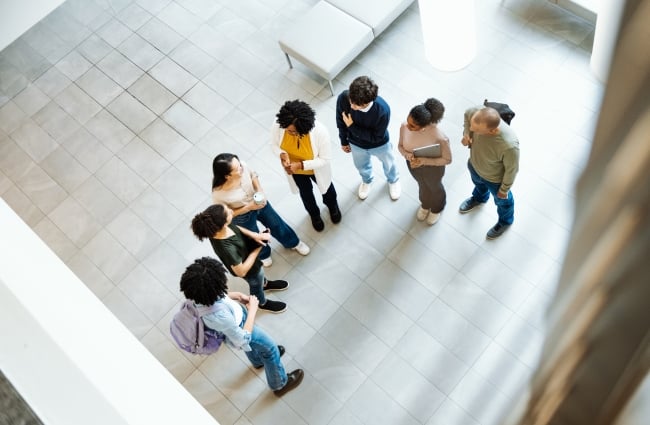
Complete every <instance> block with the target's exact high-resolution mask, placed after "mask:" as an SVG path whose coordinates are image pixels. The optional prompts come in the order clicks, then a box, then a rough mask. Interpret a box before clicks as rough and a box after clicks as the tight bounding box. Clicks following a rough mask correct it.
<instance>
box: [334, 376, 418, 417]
mask: <svg viewBox="0 0 650 425" xmlns="http://www.w3.org/2000/svg"><path fill="white" fill-rule="evenodd" d="M346 406H347V407H348V408H349V409H351V410H352V411H353V412H354V414H355V415H356V416H357V417H358V418H359V419H360V421H361V423H364V424H370V423H371V424H377V425H389V424H403V425H411V424H412V425H415V424H417V423H419V422H418V421H417V420H416V419H415V418H414V417H413V416H411V414H410V413H409V412H408V411H407V410H405V409H404V408H403V407H402V406H400V405H399V404H398V403H397V401H395V400H393V399H392V398H391V397H390V396H389V395H388V394H386V392H384V391H383V390H382V389H381V388H380V387H379V386H378V385H377V384H375V383H374V382H373V381H372V380H370V379H367V380H366V382H364V383H363V385H361V387H360V388H359V389H358V390H357V391H356V392H355V393H354V394H353V395H352V397H350V399H349V400H348V401H347V403H346ZM378 406H381V409H379V408H378Z"/></svg>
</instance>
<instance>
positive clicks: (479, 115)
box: [470, 107, 501, 135]
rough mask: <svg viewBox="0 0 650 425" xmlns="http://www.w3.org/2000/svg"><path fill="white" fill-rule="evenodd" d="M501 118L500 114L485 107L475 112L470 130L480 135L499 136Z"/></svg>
mask: <svg viewBox="0 0 650 425" xmlns="http://www.w3.org/2000/svg"><path fill="white" fill-rule="evenodd" d="M499 124H501V117H500V116H499V112H498V111H497V110H496V109H494V108H490V107H485V108H482V109H479V110H478V111H476V112H474V115H472V119H471V121H470V130H471V131H473V132H475V133H478V134H486V135H487V134H498V133H499Z"/></svg>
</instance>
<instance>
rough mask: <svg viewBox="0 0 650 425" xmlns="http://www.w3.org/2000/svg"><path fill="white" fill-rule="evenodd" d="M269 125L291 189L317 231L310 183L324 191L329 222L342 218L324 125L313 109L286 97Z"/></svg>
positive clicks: (321, 226)
mask: <svg viewBox="0 0 650 425" xmlns="http://www.w3.org/2000/svg"><path fill="white" fill-rule="evenodd" d="M275 117H276V121H275V123H273V126H272V127H271V149H272V150H273V153H275V154H276V155H278V156H279V157H280V163H281V164H282V168H283V169H284V171H285V173H286V174H287V178H288V180H289V186H290V187H291V191H292V192H294V193H295V192H299V193H300V199H302V204H303V205H304V207H305V210H307V213H308V214H309V217H311V224H312V226H313V227H314V229H315V230H316V231H317V232H320V231H322V230H323V229H324V228H325V223H324V222H323V219H322V218H321V216H320V208H319V207H318V204H317V203H316V198H315V197H314V192H313V188H312V187H313V183H316V187H317V188H318V191H319V192H320V193H321V194H322V195H323V203H324V204H325V205H327V208H328V209H329V212H330V219H331V220H332V223H334V224H336V223H338V222H340V221H341V209H340V208H339V204H338V201H337V199H336V189H335V188H334V183H332V168H331V166H330V162H331V160H332V149H331V146H330V136H329V132H328V131H327V128H326V127H325V126H324V125H323V124H322V123H320V122H319V121H317V120H316V112H314V110H313V109H312V108H311V106H309V105H308V104H307V103H305V102H303V101H301V100H289V101H286V102H285V103H284V105H282V107H281V108H280V111H279V112H278V113H277V114H276V116H275Z"/></svg>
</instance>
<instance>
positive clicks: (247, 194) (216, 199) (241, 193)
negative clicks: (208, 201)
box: [212, 161, 257, 210]
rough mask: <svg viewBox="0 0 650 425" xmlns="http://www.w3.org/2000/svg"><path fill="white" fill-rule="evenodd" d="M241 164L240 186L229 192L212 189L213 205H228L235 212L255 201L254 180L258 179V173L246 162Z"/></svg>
mask: <svg viewBox="0 0 650 425" xmlns="http://www.w3.org/2000/svg"><path fill="white" fill-rule="evenodd" d="M240 163H241V166H242V173H241V180H240V183H239V186H238V187H235V188H232V189H228V190H223V189H217V188H215V189H212V203H213V204H226V206H228V208H231V209H233V210H234V209H237V208H241V207H243V206H244V205H246V204H248V203H250V202H251V201H252V200H253V194H254V193H255V188H254V187H253V179H254V178H255V177H257V173H255V171H253V170H251V169H250V168H249V167H248V165H246V163H245V162H244V161H240Z"/></svg>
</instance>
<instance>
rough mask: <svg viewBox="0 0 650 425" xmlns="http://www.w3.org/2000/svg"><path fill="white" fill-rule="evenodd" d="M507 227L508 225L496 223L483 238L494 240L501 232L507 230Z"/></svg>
mask: <svg viewBox="0 0 650 425" xmlns="http://www.w3.org/2000/svg"><path fill="white" fill-rule="evenodd" d="M508 227H510V225H509V224H501V223H497V224H495V225H494V226H493V227H492V228H491V229H490V230H488V232H487V235H485V237H486V238H488V239H496V238H498V237H499V236H501V235H503V232H505V231H506V230H508Z"/></svg>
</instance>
